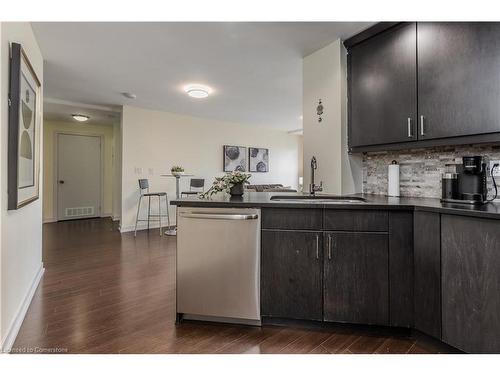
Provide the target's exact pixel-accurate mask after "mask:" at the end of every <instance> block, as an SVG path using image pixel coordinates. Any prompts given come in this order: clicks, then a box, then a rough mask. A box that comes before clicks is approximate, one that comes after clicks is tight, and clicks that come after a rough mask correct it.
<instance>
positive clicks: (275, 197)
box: [270, 195, 366, 204]
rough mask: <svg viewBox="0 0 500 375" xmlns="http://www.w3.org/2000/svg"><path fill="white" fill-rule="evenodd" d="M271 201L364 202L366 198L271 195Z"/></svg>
mask: <svg viewBox="0 0 500 375" xmlns="http://www.w3.org/2000/svg"><path fill="white" fill-rule="evenodd" d="M270 199H271V200H272V201H279V202H301V203H304V202H308V203H337V204H351V203H365V202H366V199H365V198H361V197H349V196H343V195H273V196H272V197H271V198H270Z"/></svg>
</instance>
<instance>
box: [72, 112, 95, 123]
mask: <svg viewBox="0 0 500 375" xmlns="http://www.w3.org/2000/svg"><path fill="white" fill-rule="evenodd" d="M71 117H73V118H74V119H75V120H76V121H79V122H85V121H88V119H89V118H90V117H89V116H86V115H80V114H78V113H73V114H72V115H71Z"/></svg>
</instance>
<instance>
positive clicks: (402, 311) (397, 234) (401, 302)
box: [389, 211, 413, 328]
mask: <svg viewBox="0 0 500 375" xmlns="http://www.w3.org/2000/svg"><path fill="white" fill-rule="evenodd" d="M389 290H390V299H389V306H390V314H389V316H390V325H391V326H392V327H406V328H410V327H413V212H405V211H392V212H390V213H389Z"/></svg>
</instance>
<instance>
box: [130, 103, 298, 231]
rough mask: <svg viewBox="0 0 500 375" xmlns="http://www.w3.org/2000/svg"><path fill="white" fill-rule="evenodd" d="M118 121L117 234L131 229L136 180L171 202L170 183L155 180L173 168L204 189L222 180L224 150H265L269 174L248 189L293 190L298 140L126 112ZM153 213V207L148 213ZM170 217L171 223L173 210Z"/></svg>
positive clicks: (257, 175)
mask: <svg viewBox="0 0 500 375" xmlns="http://www.w3.org/2000/svg"><path fill="white" fill-rule="evenodd" d="M122 116H123V120H122V137H123V143H122V162H123V163H122V221H121V230H122V231H129V230H132V229H133V226H134V223H135V214H136V209H137V198H138V194H139V191H138V185H137V180H138V179H139V178H149V179H150V184H151V189H152V190H160V191H167V193H168V195H169V198H170V199H173V198H174V197H175V179H173V178H165V177H160V174H166V173H170V167H171V166H172V165H181V166H183V167H184V168H185V170H186V172H188V173H193V174H194V175H195V176H196V177H200V178H205V186H206V188H208V187H209V186H211V184H212V181H213V179H214V177H215V176H221V175H223V174H224V173H223V171H222V146H223V145H225V144H226V145H239V146H247V147H248V146H256V147H265V148H269V160H270V162H269V164H270V171H269V172H268V173H253V174H252V178H251V179H250V182H251V183H253V184H259V183H281V184H283V185H288V186H292V187H294V188H297V184H298V170H299V168H298V160H299V144H300V137H299V136H297V135H291V134H288V133H286V132H283V131H277V130H269V129H264V128H256V127H250V126H243V125H240V124H233V123H227V122H221V121H213V120H207V119H202V118H196V117H190V116H183V115H178V114H174V113H168V112H160V111H151V110H146V109H141V108H136V107H128V106H127V107H123V114H122ZM136 168H142V174H137V173H136V172H135V170H136ZM188 182H189V178H185V179H184V180H183V181H182V185H181V190H187V189H188ZM156 207H157V203H156V201H155V205H153V209H155V210H156ZM143 208H144V209H145V207H143ZM155 212H156V211H155ZM170 212H171V218H172V219H174V215H175V208H173V207H172V208H171V209H170ZM145 213H146V211H144V214H145ZM173 221H174V220H172V222H173Z"/></svg>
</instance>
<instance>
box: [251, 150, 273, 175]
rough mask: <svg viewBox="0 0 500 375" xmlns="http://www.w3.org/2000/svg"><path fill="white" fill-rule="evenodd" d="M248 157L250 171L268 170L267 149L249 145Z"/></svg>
mask: <svg viewBox="0 0 500 375" xmlns="http://www.w3.org/2000/svg"><path fill="white" fill-rule="evenodd" d="M248 158H249V160H250V172H269V149H267V148H257V147H249V148H248Z"/></svg>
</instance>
